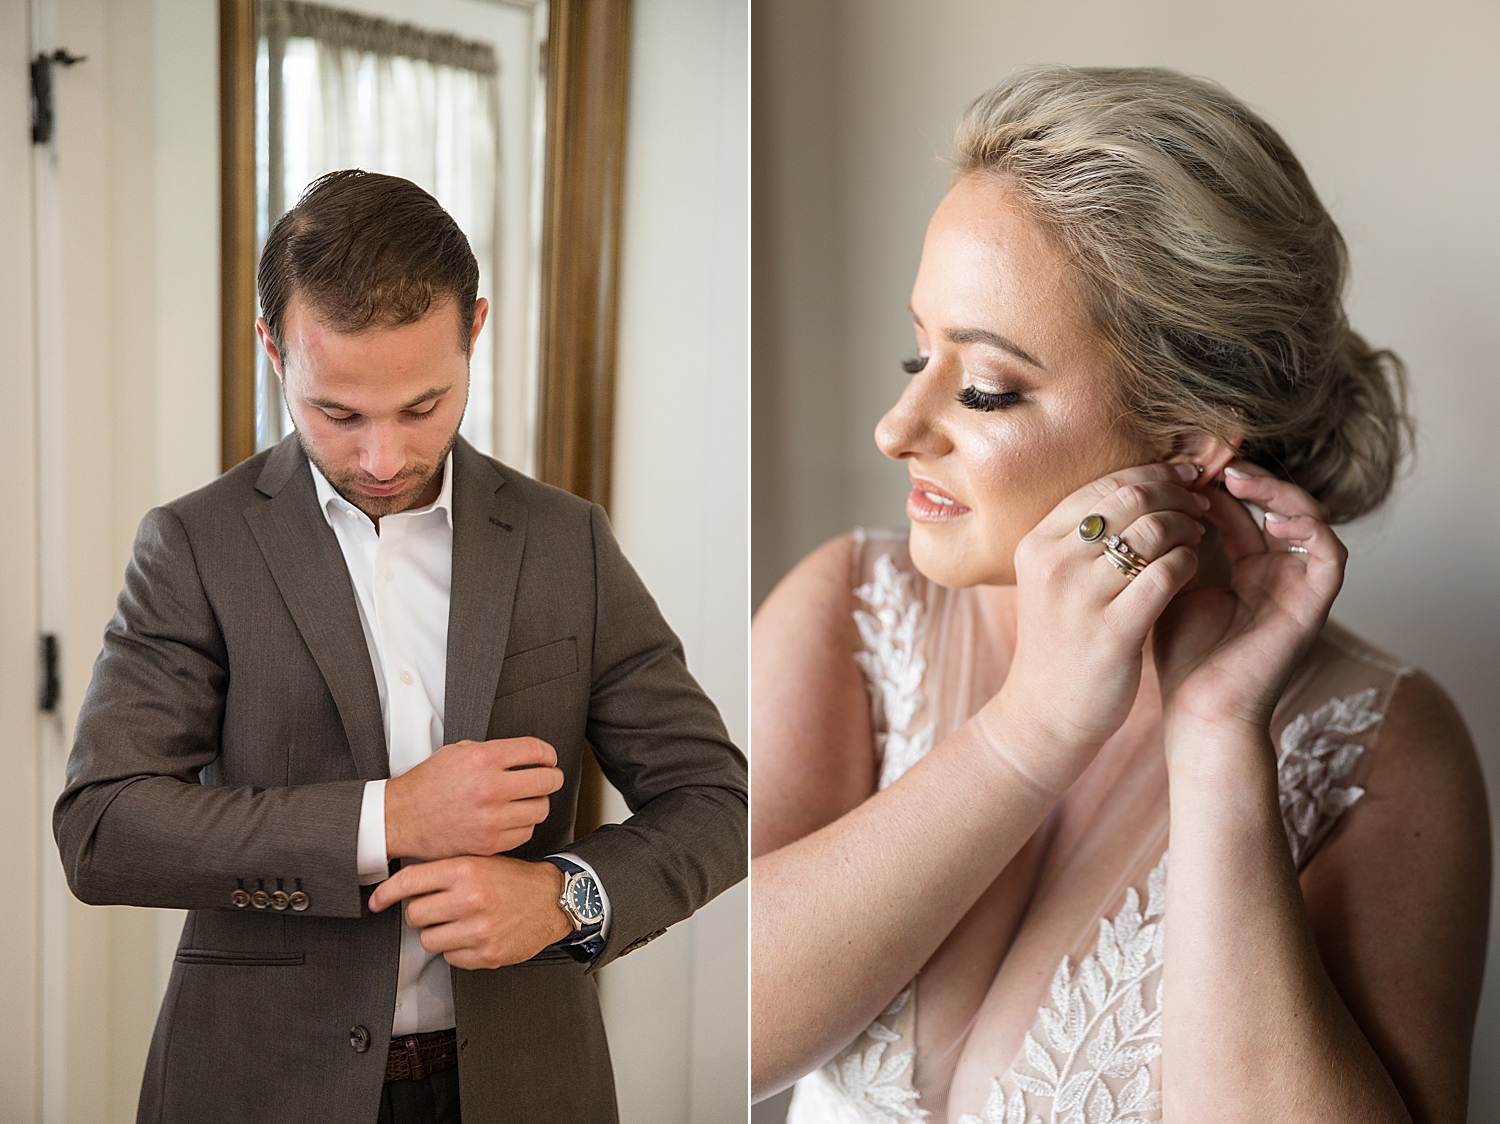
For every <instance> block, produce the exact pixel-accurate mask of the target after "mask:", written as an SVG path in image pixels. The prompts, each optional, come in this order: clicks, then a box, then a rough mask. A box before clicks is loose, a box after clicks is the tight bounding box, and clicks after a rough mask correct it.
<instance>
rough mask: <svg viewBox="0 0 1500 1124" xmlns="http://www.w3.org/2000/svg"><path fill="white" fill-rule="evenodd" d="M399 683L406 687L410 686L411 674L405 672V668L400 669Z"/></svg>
mask: <svg viewBox="0 0 1500 1124" xmlns="http://www.w3.org/2000/svg"><path fill="white" fill-rule="evenodd" d="M401 682H403V683H405V684H407V685H410V684H411V672H409V671H407V670H406V669H405V668H402V670H401Z"/></svg>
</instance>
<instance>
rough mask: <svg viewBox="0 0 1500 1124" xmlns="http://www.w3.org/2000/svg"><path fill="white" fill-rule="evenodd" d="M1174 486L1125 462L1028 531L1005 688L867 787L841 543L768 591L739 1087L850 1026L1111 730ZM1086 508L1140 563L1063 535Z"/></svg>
mask: <svg viewBox="0 0 1500 1124" xmlns="http://www.w3.org/2000/svg"><path fill="white" fill-rule="evenodd" d="M1183 482H1184V477H1183V474H1181V473H1179V472H1177V471H1176V470H1174V469H1173V468H1172V467H1171V466H1167V465H1153V466H1146V467H1143V468H1135V469H1129V470H1126V471H1124V472H1122V473H1118V474H1116V475H1115V476H1114V477H1108V478H1105V479H1104V480H1100V481H1096V482H1094V483H1093V484H1091V485H1089V486H1087V487H1086V488H1084V489H1080V491H1079V492H1078V493H1075V494H1074V495H1073V496H1071V497H1069V498H1068V500H1066V501H1064V502H1063V504H1061V505H1059V507H1058V509H1057V511H1055V512H1054V513H1053V514H1052V515H1051V516H1049V517H1048V519H1047V520H1044V521H1043V523H1042V524H1041V525H1040V526H1039V527H1038V528H1037V529H1036V530H1035V531H1033V532H1032V533H1031V534H1030V535H1028V536H1027V538H1026V540H1024V541H1023V543H1022V545H1021V548H1020V549H1019V550H1018V551H1017V562H1016V565H1017V571H1018V573H1019V574H1020V575H1021V578H1020V584H1021V591H1022V595H1021V596H1020V597H1019V599H1018V637H1017V650H1016V657H1015V659H1014V660H1013V662H1012V665H1011V670H1010V674H1009V675H1008V677H1007V679H1006V682H1005V685H1004V687H1003V688H1002V689H1001V691H1000V693H999V694H997V695H996V696H995V698H993V699H992V700H991V701H990V702H989V703H988V704H986V705H985V707H983V708H982V709H981V710H980V711H979V713H978V714H976V715H975V716H974V717H973V718H972V719H970V720H969V722H967V723H966V724H965V725H963V726H962V727H960V728H959V729H958V730H956V731H955V732H954V733H953V734H951V735H950V736H949V737H947V738H945V739H944V740H943V741H942V742H941V743H939V744H938V745H937V746H936V747H934V749H933V750H932V751H931V752H930V753H929V754H928V755H927V756H926V757H925V758H923V760H922V761H920V762H919V763H918V764H917V765H915V766H913V767H912V768H911V769H910V770H909V771H908V772H907V773H906V774H905V775H904V776H902V778H901V779H900V780H898V781H897V782H896V783H895V784H893V785H891V786H890V787H889V788H887V789H885V790H884V791H882V792H879V793H876V794H875V795H873V796H868V794H869V792H870V789H871V788H872V787H873V783H874V782H873V778H874V760H873V755H872V753H871V750H870V748H869V743H870V729H869V719H868V711H867V705H868V704H867V703H866V701H865V697H864V690H863V687H862V685H861V684H860V683H859V680H858V678H857V672H856V671H855V668H854V664H853V660H852V658H851V655H852V652H853V650H854V648H855V647H856V646H857V641H856V640H855V639H854V635H853V630H852V626H849V625H847V624H845V623H844V622H845V621H846V620H847V618H848V614H849V612H850V611H851V610H852V606H851V605H850V604H849V598H850V595H849V563H850V555H849V548H848V545H847V543H842V544H840V543H836V544H833V545H830V546H829V547H825V548H824V550H822V551H820V552H818V553H817V554H815V555H813V556H812V557H810V558H809V559H808V560H807V562H805V563H804V564H803V565H802V566H800V567H798V569H797V570H796V571H794V572H793V573H792V574H791V575H789V576H788V577H787V579H786V580H785V581H784V582H783V583H782V585H781V586H780V587H778V588H777V590H776V592H775V593H773V594H772V596H771V597H770V598H769V599H768V600H767V602H766V605H765V607H764V608H762V610H761V612H760V614H759V615H758V617H757V619H756V622H755V626H754V630H753V633H752V635H753V648H752V662H753V665H754V669H755V670H754V680H753V688H752V689H753V692H754V695H755V700H754V711H753V714H752V719H753V723H754V725H753V741H752V752H751V758H752V769H753V785H754V791H755V800H754V804H755V813H754V831H755V840H754V844H753V847H754V851H755V853H756V854H757V855H758V857H757V858H756V859H755V861H754V863H753V864H752V868H751V876H752V879H753V884H754V893H753V895H752V907H751V908H752V922H751V923H752V926H753V931H754V933H755V940H754V942H753V952H752V964H751V970H752V979H753V988H752V995H753V1008H752V1011H753V1015H752V1018H753V1025H754V1027H755V1034H754V1050H753V1065H752V1086H753V1090H754V1095H755V1096H756V1097H763V1096H768V1095H770V1094H771V1093H774V1092H776V1091H777V1090H779V1089H782V1088H785V1087H786V1086H787V1085H788V1084H790V1083H791V1082H792V1081H794V1080H796V1079H797V1078H798V1077H800V1076H801V1075H802V1074H804V1073H806V1072H808V1071H809V1070H811V1069H813V1068H815V1067H816V1066H818V1065H820V1064H822V1063H823V1062H824V1061H826V1060H827V1059H828V1058H830V1057H832V1056H833V1055H834V1054H835V1053H836V1052H837V1051H838V1050H839V1049H840V1048H842V1047H843V1046H845V1045H847V1044H848V1043H849V1042H850V1041H851V1040H852V1039H853V1038H854V1037H855V1036H856V1035H857V1034H858V1033H859V1032H860V1031H862V1030H863V1029H864V1028H865V1027H866V1026H868V1025H869V1023H870V1021H871V1020H872V1019H873V1018H874V1017H875V1016H876V1015H878V1014H879V1013H880V1011H881V1009H882V1008H883V1007H884V1006H885V1005H886V1004H887V1003H889V1001H890V999H891V998H892V996H894V995H895V994H896V993H897V992H898V991H899V990H900V989H901V988H902V987H903V986H904V985H905V984H906V983H907V982H908V981H909V980H910V979H911V978H912V976H914V975H915V974H916V972H917V971H918V969H920V968H921V967H922V965H923V964H924V963H925V962H926V961H927V959H928V958H929V957H930V956H931V955H932V953H933V952H934V951H935V950H936V949H937V947H938V946H939V945H940V944H941V943H942V941H943V940H944V938H945V937H947V935H948V934H949V933H950V932H951V931H952V929H953V927H954V926H955V925H956V924H957V923H958V922H959V921H960V920H961V919H962V918H963V916H964V914H965V913H966V912H967V911H968V910H969V908H970V907H971V906H972V905H973V904H974V902H975V901H976V900H977V899H978V897H979V896H980V894H982V893H983V892H984V891H985V889H986V888H987V887H988V886H989V885H990V884H991V883H992V882H993V881H994V880H995V878H996V877H997V876H998V875H999V874H1000V872H1001V871H1002V870H1003V869H1004V868H1005V867H1006V865H1007V864H1008V863H1009V862H1010V861H1011V859H1012V858H1013V857H1014V856H1015V855H1016V853H1017V852H1018V851H1019V850H1020V848H1021V847H1022V845H1023V844H1024V843H1025V842H1026V841H1027V839H1029V838H1030V837H1031V835H1032V833H1033V832H1035V830H1036V829H1037V827H1038V826H1039V825H1040V824H1041V822H1042V820H1043V819H1044V818H1045V816H1046V815H1047V813H1048V811H1049V810H1050V809H1051V808H1052V806H1053V805H1054V804H1055V803H1056V802H1057V799H1058V798H1059V797H1060V796H1061V794H1062V793H1063V792H1064V791H1066V789H1067V787H1068V786H1069V785H1070V784H1071V783H1072V782H1073V780H1074V779H1076V777H1077V776H1078V775H1079V773H1081V772H1082V771H1083V768H1084V767H1085V766H1086V765H1087V764H1088V762H1089V761H1090V760H1092V759H1093V756H1094V754H1095V753H1096V752H1097V751H1098V748H1099V746H1100V745H1102V744H1103V742H1104V740H1105V739H1106V738H1107V737H1108V736H1109V735H1110V734H1111V733H1113V732H1114V730H1115V729H1116V728H1117V727H1118V726H1119V724H1120V722H1121V721H1123V719H1124V717H1125V715H1126V713H1127V712H1128V711H1129V708H1130V706H1131V704H1132V703H1133V702H1134V699H1135V695H1136V692H1137V690H1138V687H1139V675H1140V661H1141V650H1142V645H1143V643H1144V641H1145V638H1146V634H1147V632H1148V630H1149V628H1150V625H1151V622H1152V621H1153V620H1155V618H1156V616H1157V615H1158V614H1159V613H1160V612H1161V609H1162V607H1163V606H1165V605H1166V603H1167V602H1168V601H1169V600H1170V599H1171V597H1172V596H1173V595H1174V594H1175V593H1176V591H1177V590H1178V589H1180V588H1181V587H1182V586H1183V584H1184V583H1185V582H1186V581H1187V580H1188V579H1189V577H1190V576H1191V575H1192V572H1193V569H1194V566H1195V559H1194V555H1193V551H1192V550H1191V548H1190V547H1189V546H1188V545H1187V544H1188V543H1196V541H1197V536H1198V534H1199V533H1200V531H1199V528H1198V525H1197V523H1195V522H1194V521H1193V520H1192V519H1191V518H1189V517H1188V516H1187V515H1186V514H1185V513H1186V512H1192V513H1194V514H1196V513H1198V512H1199V511H1200V510H1201V505H1200V503H1199V501H1198V500H1197V499H1196V498H1195V497H1194V496H1193V495H1192V494H1191V493H1189V492H1188V491H1187V490H1186V489H1184V488H1183V486H1182V484H1183ZM1096 510H1097V511H1100V512H1103V513H1104V514H1105V515H1106V518H1107V519H1108V521H1109V525H1110V526H1113V527H1121V528H1128V527H1131V526H1136V527H1137V528H1138V532H1137V537H1136V539H1133V540H1132V541H1139V542H1140V543H1142V544H1143V549H1146V547H1145V545H1144V544H1146V543H1147V542H1148V541H1150V542H1151V544H1152V548H1151V549H1150V555H1151V556H1152V557H1153V558H1154V559H1155V561H1153V563H1152V566H1151V567H1149V568H1148V570H1147V572H1146V573H1144V574H1142V575H1141V577H1140V578H1138V579H1136V581H1135V582H1134V583H1132V584H1130V585H1128V586H1127V584H1126V582H1125V580H1124V578H1123V577H1122V576H1121V575H1120V574H1119V572H1118V571H1117V570H1116V569H1114V568H1113V567H1112V566H1111V565H1110V564H1109V563H1108V562H1107V561H1106V560H1105V559H1104V558H1103V556H1102V555H1101V554H1100V553H1099V550H1098V548H1097V547H1093V546H1091V545H1090V544H1088V543H1084V542H1082V541H1080V540H1079V539H1078V536H1077V534H1076V528H1077V526H1078V522H1079V520H1080V519H1081V518H1082V517H1083V516H1084V515H1085V514H1088V513H1089V512H1090V511H1096ZM1137 520H1140V522H1139V523H1137ZM1028 591H1029V592H1028ZM830 606H833V607H834V608H830ZM1101 622H1103V625H1102V629H1101ZM1033 638H1035V639H1033ZM866 796H868V798H867V799H866V798H864V797H866Z"/></svg>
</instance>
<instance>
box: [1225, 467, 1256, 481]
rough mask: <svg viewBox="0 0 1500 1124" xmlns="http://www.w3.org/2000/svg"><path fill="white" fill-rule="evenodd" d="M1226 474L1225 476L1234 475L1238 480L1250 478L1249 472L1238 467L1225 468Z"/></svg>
mask: <svg viewBox="0 0 1500 1124" xmlns="http://www.w3.org/2000/svg"><path fill="white" fill-rule="evenodd" d="M1224 475H1225V476H1233V477H1234V478H1235V479H1236V480H1248V479H1250V474H1249V473H1248V472H1241V471H1240V470H1239V469H1237V468H1226V469H1225V470H1224Z"/></svg>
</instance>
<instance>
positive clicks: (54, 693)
mask: <svg viewBox="0 0 1500 1124" xmlns="http://www.w3.org/2000/svg"><path fill="white" fill-rule="evenodd" d="M38 654H39V655H40V657H41V658H40V660H39V661H38V662H39V664H40V667H39V671H40V674H39V675H38V676H37V680H38V688H37V705H38V706H40V707H41V708H42V710H43V711H44V712H45V713H47V714H51V713H52V712H53V711H54V710H56V709H57V700H58V699H59V698H61V697H62V675H61V673H60V672H59V671H58V668H57V634H56V633H55V632H46V633H43V634H42V644H41V650H40V652H39V653H38Z"/></svg>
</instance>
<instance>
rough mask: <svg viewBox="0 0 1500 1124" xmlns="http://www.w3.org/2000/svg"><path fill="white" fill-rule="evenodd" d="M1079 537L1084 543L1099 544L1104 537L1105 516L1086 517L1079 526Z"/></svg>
mask: <svg viewBox="0 0 1500 1124" xmlns="http://www.w3.org/2000/svg"><path fill="white" fill-rule="evenodd" d="M1078 537H1079V538H1081V539H1082V540H1083V541H1084V542H1098V541H1099V540H1100V539H1102V538H1103V537H1104V516H1102V515H1085V516H1084V517H1083V522H1082V523H1080V524H1078Z"/></svg>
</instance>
